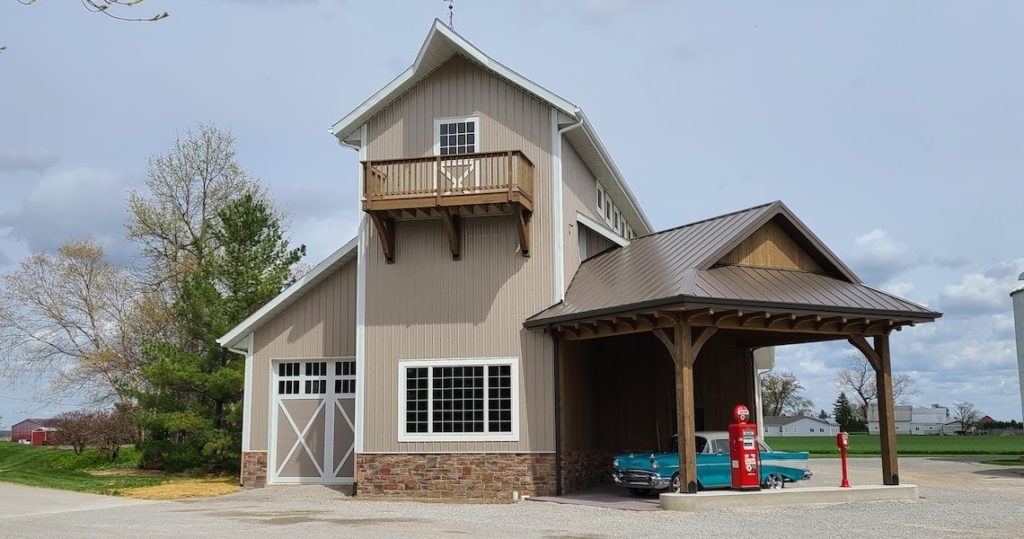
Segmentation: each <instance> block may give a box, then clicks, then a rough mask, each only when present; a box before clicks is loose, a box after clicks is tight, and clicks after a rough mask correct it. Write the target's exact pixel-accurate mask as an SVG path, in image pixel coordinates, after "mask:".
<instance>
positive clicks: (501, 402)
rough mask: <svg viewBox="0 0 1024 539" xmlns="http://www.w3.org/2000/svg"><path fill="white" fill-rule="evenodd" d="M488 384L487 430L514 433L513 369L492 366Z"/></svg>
mask: <svg viewBox="0 0 1024 539" xmlns="http://www.w3.org/2000/svg"><path fill="white" fill-rule="evenodd" d="M487 382H488V383H487V385H488V388H487V403H488V411H487V422H488V427H487V429H488V430H489V431H490V432H512V367H511V366H509V365H491V366H490V367H488V368H487Z"/></svg>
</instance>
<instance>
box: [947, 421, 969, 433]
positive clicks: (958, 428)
mask: <svg viewBox="0 0 1024 539" xmlns="http://www.w3.org/2000/svg"><path fill="white" fill-rule="evenodd" d="M963 432H964V425H963V423H961V422H959V421H950V422H949V423H946V424H945V425H943V426H942V434H963Z"/></svg>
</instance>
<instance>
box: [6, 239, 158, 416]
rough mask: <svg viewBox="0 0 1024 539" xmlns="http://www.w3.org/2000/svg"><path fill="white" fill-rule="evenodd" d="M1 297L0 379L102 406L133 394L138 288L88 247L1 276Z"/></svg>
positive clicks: (30, 261) (71, 246) (38, 258)
mask: <svg viewBox="0 0 1024 539" xmlns="http://www.w3.org/2000/svg"><path fill="white" fill-rule="evenodd" d="M2 279H3V284H4V287H3V290H2V292H0V301H2V303H0V354H2V355H0V361H2V363H0V372H3V373H4V374H5V375H6V376H8V377H10V378H12V379H13V378H19V377H23V376H26V375H32V374H35V375H39V376H42V377H45V378H49V379H51V380H52V383H53V389H54V390H55V391H54V396H56V397H59V398H71V397H74V398H86V399H91V400H93V401H95V402H109V401H110V399H111V398H114V397H116V398H117V399H118V400H121V401H123V400H125V399H126V397H125V394H124V389H125V388H135V389H138V388H139V387H140V384H141V383H142V379H141V377H140V376H139V370H138V368H139V360H140V357H141V345H142V343H141V339H140V332H141V331H142V326H143V324H146V323H147V322H146V320H147V318H146V317H147V316H149V315H140V313H139V310H138V305H139V300H140V298H141V297H142V295H141V293H140V289H139V287H138V286H137V285H136V284H135V281H134V280H133V279H132V277H131V276H130V275H129V274H128V273H127V272H125V271H124V270H123V269H121V268H118V267H116V266H114V265H113V264H111V263H110V262H109V261H108V260H107V259H106V258H105V256H104V253H103V248H102V247H100V246H99V244H97V243H96V242H94V241H92V240H83V241H71V242H68V243H66V244H64V245H63V246H61V247H60V248H59V249H58V251H57V253H56V254H55V255H50V254H46V253H40V254H37V255H33V256H31V257H29V258H27V259H26V260H24V261H22V263H21V265H20V266H19V267H18V269H17V270H16V271H14V272H13V273H10V274H8V275H5V276H4V277H3V278H2Z"/></svg>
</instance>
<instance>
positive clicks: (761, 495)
mask: <svg viewBox="0 0 1024 539" xmlns="http://www.w3.org/2000/svg"><path fill="white" fill-rule="evenodd" d="M917 498H918V494H917V485H898V486H885V485H856V486H853V487H850V488H839V487H803V488H786V489H781V490H762V491H756V492H739V491H732V490H721V491H708V492H701V493H698V494H676V493H671V494H668V493H666V494H662V495H661V508H662V509H666V510H668V511H704V510H709V509H722V508H725V507H732V508H742V507H746V508H760V507H774V506H779V505H810V504H823V503H849V502H868V501H889V500H916V499H917Z"/></svg>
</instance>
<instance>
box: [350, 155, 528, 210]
mask: <svg viewBox="0 0 1024 539" xmlns="http://www.w3.org/2000/svg"><path fill="white" fill-rule="evenodd" d="M363 172H364V174H363V179H364V180H363V209H364V210H366V211H396V210H406V209H424V208H431V207H438V208H439V207H453V206H477V205H489V204H519V205H521V206H523V208H524V209H525V210H526V211H528V212H532V211H533V193H534V190H533V187H534V184H533V163H532V162H530V160H529V159H528V158H527V157H526V156H525V155H523V152H521V151H518V150H511V151H503V152H483V153H473V154H465V155H447V156H436V157H421V158H415V159H390V160H382V161H365V162H363Z"/></svg>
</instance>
